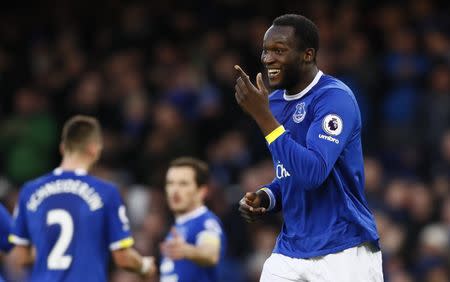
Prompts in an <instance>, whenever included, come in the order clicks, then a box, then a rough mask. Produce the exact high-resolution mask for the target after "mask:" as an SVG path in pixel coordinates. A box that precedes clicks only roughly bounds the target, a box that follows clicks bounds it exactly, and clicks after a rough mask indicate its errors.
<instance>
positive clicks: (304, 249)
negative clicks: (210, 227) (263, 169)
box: [263, 71, 379, 258]
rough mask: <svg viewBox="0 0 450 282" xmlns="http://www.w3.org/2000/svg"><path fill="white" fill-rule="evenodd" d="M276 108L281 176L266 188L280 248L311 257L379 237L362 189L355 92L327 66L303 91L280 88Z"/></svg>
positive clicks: (273, 140) (274, 146) (274, 137)
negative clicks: (279, 223)
mask: <svg viewBox="0 0 450 282" xmlns="http://www.w3.org/2000/svg"><path fill="white" fill-rule="evenodd" d="M269 101H270V108H271V111H272V113H273V114H274V116H275V118H276V119H277V120H278V122H279V123H280V124H281V125H282V126H280V127H279V128H277V129H276V130H274V131H273V132H272V133H271V134H269V135H268V136H266V139H267V141H268V144H269V145H268V147H269V150H270V152H271V154H272V158H273V162H274V166H275V172H276V177H275V179H274V181H273V182H272V183H271V184H269V185H267V186H266V188H263V190H264V191H266V192H267V194H268V195H269V197H270V207H269V210H273V211H279V210H282V212H283V217H284V224H283V227H282V231H281V233H280V234H279V236H278V238H277V242H276V245H275V248H274V252H275V253H280V254H283V255H286V256H289V257H294V258H310V257H315V256H322V255H326V254H330V253H335V252H339V251H341V250H344V249H347V248H350V247H353V246H357V245H359V244H361V243H363V242H373V243H374V245H376V246H378V239H379V238H378V234H377V230H376V226H375V220H374V217H373V215H372V213H371V212H370V210H369V208H368V205H367V201H366V199H365V195H364V167H363V155H362V146H361V117H360V111H359V108H358V105H357V103H356V100H355V97H354V95H353V93H352V91H351V90H350V89H349V88H348V87H347V86H346V85H345V84H344V83H342V82H341V81H339V80H337V79H336V78H333V77H331V76H328V75H324V74H323V73H322V72H320V71H319V72H318V73H317V75H316V76H315V78H314V80H313V81H312V82H311V84H310V85H308V87H306V88H305V89H304V90H303V91H302V92H300V93H298V94H296V95H289V96H288V95H286V93H285V91H284V90H276V91H274V92H272V94H271V95H270V97H269Z"/></svg>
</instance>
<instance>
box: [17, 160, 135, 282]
mask: <svg viewBox="0 0 450 282" xmlns="http://www.w3.org/2000/svg"><path fill="white" fill-rule="evenodd" d="M10 241H11V242H13V243H14V244H17V245H34V246H35V248H36V259H35V263H34V266H33V270H32V273H31V277H30V281H36V282H45V281H52V282H53V281H68V282H69V281H73V282H75V281H76V282H80V281H83V282H88V281H92V282H98V281H107V267H108V263H109V256H110V251H111V250H116V249H120V248H124V247H129V246H131V245H132V244H133V239H132V238H131V235H130V231H129V225H128V219H127V217H126V213H125V207H124V205H123V202H122V199H121V197H120V194H119V192H118V190H117V188H116V187H115V186H113V185H112V184H110V183H107V182H104V181H102V180H100V179H98V178H95V177H93V176H90V175H87V174H86V172H84V171H62V170H61V169H59V168H58V169H56V170H55V171H54V172H53V173H50V174H48V175H45V176H43V177H41V178H38V179H36V180H34V181H31V182H29V183H26V184H25V185H24V187H23V188H22V190H21V191H20V195H19V202H18V206H17V207H16V211H15V220H14V224H13V230H12V234H11V235H10Z"/></svg>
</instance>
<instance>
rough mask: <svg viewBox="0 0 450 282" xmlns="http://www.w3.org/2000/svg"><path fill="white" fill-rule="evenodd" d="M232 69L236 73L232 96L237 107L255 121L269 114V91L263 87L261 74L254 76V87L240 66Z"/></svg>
mask: <svg viewBox="0 0 450 282" xmlns="http://www.w3.org/2000/svg"><path fill="white" fill-rule="evenodd" d="M234 68H235V69H236V71H237V72H238V77H237V79H236V85H235V86H234V89H235V90H236V92H235V93H234V96H235V98H236V101H237V103H238V104H239V106H240V107H241V108H242V109H243V110H244V111H245V112H247V113H248V114H250V115H251V116H252V117H253V118H254V119H255V120H256V119H258V118H261V117H263V116H264V115H267V114H270V109H269V97H268V95H269V91H268V90H267V88H266V86H265V85H264V82H263V79H262V75H261V73H258V75H257V76H256V86H255V85H253V83H252V82H251V81H250V79H249V76H248V75H247V74H246V73H245V72H244V71H243V70H242V68H241V67H240V66H238V65H236V66H234Z"/></svg>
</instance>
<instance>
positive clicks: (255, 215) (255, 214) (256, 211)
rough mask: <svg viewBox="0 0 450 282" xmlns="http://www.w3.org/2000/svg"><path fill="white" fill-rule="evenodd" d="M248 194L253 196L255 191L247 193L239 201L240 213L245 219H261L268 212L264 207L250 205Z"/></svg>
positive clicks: (248, 220) (252, 220)
mask: <svg viewBox="0 0 450 282" xmlns="http://www.w3.org/2000/svg"><path fill="white" fill-rule="evenodd" d="M247 196H250V197H253V193H247V194H246V195H245V196H244V197H243V198H242V199H241V200H240V201H239V213H240V214H241V216H242V217H243V218H244V219H245V221H247V222H254V221H257V220H259V219H260V218H261V217H262V216H263V215H264V214H265V213H266V209H265V208H263V207H252V206H251V205H249V203H248V199H247ZM250 204H251V203H250Z"/></svg>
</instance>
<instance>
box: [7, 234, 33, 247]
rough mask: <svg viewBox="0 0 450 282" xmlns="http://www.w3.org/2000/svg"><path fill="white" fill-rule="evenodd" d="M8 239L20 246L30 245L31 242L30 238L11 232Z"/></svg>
mask: <svg viewBox="0 0 450 282" xmlns="http://www.w3.org/2000/svg"><path fill="white" fill-rule="evenodd" d="M8 241H9V242H10V243H12V244H14V245H18V246H28V245H29V244H30V241H29V240H28V239H25V238H21V237H19V236H17V235H14V234H10V235H9V236H8Z"/></svg>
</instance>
